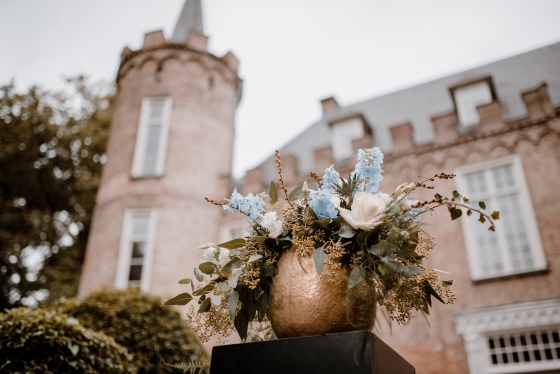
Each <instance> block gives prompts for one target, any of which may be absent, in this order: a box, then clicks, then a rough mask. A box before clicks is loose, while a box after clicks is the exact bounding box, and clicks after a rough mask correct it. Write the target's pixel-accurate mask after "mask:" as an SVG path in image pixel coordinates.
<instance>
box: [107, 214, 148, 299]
mask: <svg viewBox="0 0 560 374" xmlns="http://www.w3.org/2000/svg"><path fill="white" fill-rule="evenodd" d="M154 231H155V212H154V211H151V210H135V211H127V212H126V214H125V218H124V225H123V234H122V238H121V248H120V253H119V264H118V269H117V277H116V286H117V287H119V288H126V287H138V288H141V289H142V290H145V291H147V290H148V289H149V284H150V275H151V263H152V254H153V247H154Z"/></svg>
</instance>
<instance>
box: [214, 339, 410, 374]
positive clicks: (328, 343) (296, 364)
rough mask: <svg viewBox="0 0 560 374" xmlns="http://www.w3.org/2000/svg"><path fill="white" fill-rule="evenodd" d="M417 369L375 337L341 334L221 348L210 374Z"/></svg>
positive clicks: (399, 372)
mask: <svg viewBox="0 0 560 374" xmlns="http://www.w3.org/2000/svg"><path fill="white" fill-rule="evenodd" d="M415 372H416V370H415V369H414V367H413V366H412V365H410V364H409V363H408V362H407V361H406V360H405V359H403V358H402V357H401V356H400V355H399V354H398V353H397V352H395V351H394V350H393V349H391V348H390V347H389V346H388V345H387V344H385V343H384V342H383V341H382V340H381V339H379V338H378V337H377V336H376V335H375V334H372V333H370V332H368V331H352V332H344V333H339V334H327V335H316V336H306V337H301V338H291V339H279V340H273V341H269V342H256V343H244V344H232V345H222V346H218V347H214V349H213V350H212V363H211V366H210V373H211V374H226V373H243V374H253V373H254V374H276V373H278V374H292V373H295V374H297V373H306V374H315V373H317V374H318V373H321V374H324V373H328V374H338V373H340V374H414V373H415Z"/></svg>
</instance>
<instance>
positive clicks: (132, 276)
mask: <svg viewBox="0 0 560 374" xmlns="http://www.w3.org/2000/svg"><path fill="white" fill-rule="evenodd" d="M140 279H142V265H132V266H131V267H130V273H129V275H128V280H129V281H139V280H140Z"/></svg>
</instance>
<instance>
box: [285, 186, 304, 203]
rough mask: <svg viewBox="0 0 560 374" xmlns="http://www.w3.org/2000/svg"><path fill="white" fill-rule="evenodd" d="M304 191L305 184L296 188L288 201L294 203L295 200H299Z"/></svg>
mask: <svg viewBox="0 0 560 374" xmlns="http://www.w3.org/2000/svg"><path fill="white" fill-rule="evenodd" d="M302 189H303V183H302V184H300V185H299V186H297V187H296V188H294V189H293V190H292V192H290V194H289V195H288V200H289V201H294V200H295V199H297V198H298V197H299V195H301V191H302Z"/></svg>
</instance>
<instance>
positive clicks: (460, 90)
mask: <svg viewBox="0 0 560 374" xmlns="http://www.w3.org/2000/svg"><path fill="white" fill-rule="evenodd" d="M477 91H478V92H477ZM452 93H453V100H454V101H455V109H456V110H457V117H458V119H459V124H460V126H461V127H463V128H468V127H471V126H475V125H478V124H479V123H480V116H479V115H478V110H477V108H478V107H479V106H480V105H485V104H490V103H491V102H492V101H494V95H493V94H492V85H491V81H490V79H484V80H480V81H477V82H473V83H470V84H466V85H464V86H460V87H455V88H453V89H452Z"/></svg>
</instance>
